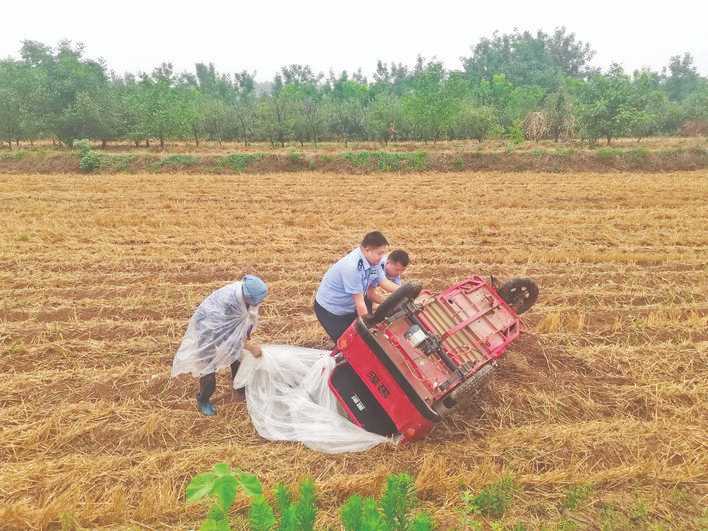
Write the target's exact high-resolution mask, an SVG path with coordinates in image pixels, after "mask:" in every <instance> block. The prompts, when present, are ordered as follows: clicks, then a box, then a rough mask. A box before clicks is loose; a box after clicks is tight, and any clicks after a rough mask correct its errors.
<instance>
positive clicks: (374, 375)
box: [329, 276, 538, 441]
mask: <svg viewBox="0 0 708 531" xmlns="http://www.w3.org/2000/svg"><path fill="white" fill-rule="evenodd" d="M537 297H538V287H537V286H536V284H535V283H534V282H533V281H532V280H531V279H527V278H515V279H512V280H510V281H509V282H506V283H505V284H504V285H502V286H501V287H500V288H499V289H497V287H496V282H495V281H494V279H493V278H492V279H490V281H486V280H485V279H483V278H482V277H479V276H472V277H470V278H468V279H465V280H464V281H462V282H459V283H457V284H455V285H454V286H451V287H449V288H447V289H445V290H444V291H442V292H441V293H439V294H433V293H430V292H428V291H422V289H421V285H420V284H417V283H410V284H405V285H403V286H401V287H400V288H399V289H398V290H397V291H396V292H394V293H393V294H392V295H391V296H389V297H388V298H387V299H386V301H384V303H383V304H381V306H379V307H378V309H377V310H376V312H375V313H374V316H373V319H371V320H370V321H368V322H364V320H362V319H357V320H356V321H354V323H352V325H351V326H350V327H349V328H348V329H347V331H346V332H345V333H344V334H343V335H342V336H341V337H340V338H339V340H338V341H337V344H336V346H335V349H334V350H333V352H332V355H333V356H334V357H335V359H336V361H337V364H336V367H335V369H334V371H333V372H332V374H331V376H330V379H329V387H330V389H331V390H332V392H333V393H334V394H335V396H336V397H337V399H338V400H339V402H340V404H341V405H342V407H343V409H344V410H346V412H347V413H348V415H349V417H350V419H351V420H352V421H353V422H355V423H356V424H358V425H360V426H361V427H363V428H364V429H366V430H368V431H371V432H374V433H379V434H381V435H386V436H388V435H396V434H401V435H402V437H403V439H404V440H409V441H412V440H417V439H421V438H423V437H424V436H425V435H426V434H427V433H428V432H429V431H430V430H431V429H432V427H433V425H434V423H435V422H437V421H439V420H440V419H441V418H442V417H444V416H445V415H446V414H447V413H449V412H450V411H451V410H453V409H454V408H455V406H456V405H457V404H458V403H459V402H460V401H464V397H465V395H469V394H470V393H474V392H475V390H476V389H477V388H478V387H479V385H480V384H481V382H482V381H483V380H484V379H485V378H486V376H488V375H489V373H490V372H491V371H492V369H493V368H494V366H495V365H496V361H497V360H498V359H499V358H500V357H501V356H502V354H503V353H504V352H505V351H506V350H507V348H509V345H510V344H511V343H512V342H513V341H514V340H515V339H516V338H518V337H519V334H520V333H521V330H522V325H521V321H520V319H519V314H521V313H523V312H525V311H526V310H528V309H529V308H530V307H531V306H532V305H533V304H534V303H535V301H536V298H537Z"/></svg>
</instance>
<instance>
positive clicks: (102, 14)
mask: <svg viewBox="0 0 708 531" xmlns="http://www.w3.org/2000/svg"><path fill="white" fill-rule="evenodd" d="M2 3H3V5H2V8H0V57H7V56H14V57H17V56H18V50H19V47H20V43H21V41H22V40H24V39H33V40H39V41H42V42H44V43H47V44H51V45H55V44H56V43H57V42H58V41H59V40H61V39H63V38H69V39H71V40H74V41H80V42H83V43H84V44H85V45H86V52H87V55H88V56H90V57H102V58H103V59H105V61H106V62H107V63H108V65H109V67H110V68H111V69H112V70H115V71H116V72H118V73H122V72H125V71H130V72H138V71H150V70H152V68H153V67H154V66H156V65H158V64H159V63H161V62H163V61H169V62H172V63H173V64H174V65H175V67H176V69H177V70H179V71H181V70H190V71H191V70H193V65H194V63H195V62H199V61H202V62H209V61H211V62H214V63H215V64H216V67H217V69H218V70H220V71H224V72H234V71H240V70H244V69H245V70H249V71H256V72H257V76H256V78H257V79H258V80H259V81H265V80H267V79H270V78H271V77H272V76H273V74H274V73H275V72H276V71H277V70H278V69H279V68H280V67H281V66H283V65H286V64H291V63H300V64H309V65H311V66H312V67H313V68H314V70H315V71H323V72H327V71H329V69H330V68H332V69H334V70H335V71H337V72H338V71H339V70H341V69H348V70H350V71H351V70H356V69H357V68H359V67H361V68H362V70H363V72H364V73H365V74H367V75H368V74H370V73H371V72H372V71H373V70H374V68H375V66H376V60H377V59H383V60H385V61H386V62H390V61H396V62H399V61H401V62H404V63H407V64H411V63H413V61H414V60H415V57H416V55H417V54H419V53H420V54H422V55H424V56H425V57H432V56H436V57H437V58H438V59H440V60H442V61H444V62H445V64H446V65H447V67H448V68H459V67H460V60H459V58H460V57H461V56H463V55H468V54H469V52H470V47H471V46H472V45H473V44H474V43H476V42H477V41H478V40H479V38H480V37H483V36H489V35H491V33H492V32H493V31H494V30H499V31H501V32H511V31H512V30H513V29H514V27H518V28H519V29H522V30H524V29H529V30H534V31H535V30H536V29H539V28H540V29H543V30H545V31H547V32H551V31H552V30H553V28H554V27H556V26H560V25H565V26H566V27H567V28H568V30H569V31H572V32H574V33H575V34H576V36H577V37H578V38H579V39H581V40H583V41H587V42H590V44H591V45H592V47H593V49H594V50H595V51H596V52H597V54H596V56H595V58H594V61H593V62H594V64H595V65H597V66H601V67H603V68H605V67H607V66H608V65H609V64H610V63H612V62H619V63H621V64H622V65H623V66H624V67H625V68H626V69H627V70H628V71H632V70H634V69H635V68H641V67H643V66H648V67H651V68H653V69H655V70H659V69H661V67H663V66H665V65H666V64H667V63H668V61H669V57H671V56H672V55H676V54H682V53H683V52H685V51H689V52H691V54H693V56H694V58H695V63H696V65H697V67H698V70H699V71H700V72H701V73H702V74H703V75H707V74H708V29H707V27H708V24H707V23H706V21H708V7H707V6H708V2H706V1H705V0H704V1H700V0H695V1H687V0H672V1H670V2H666V1H664V2H654V3H653V4H654V5H652V3H649V2H646V1H628V0H613V1H606V0H594V1H592V2H577V1H576V2H574V1H572V0H565V1H542V0H536V1H517V0H496V1H495V0H492V1H489V2H480V1H477V2H474V1H470V0H467V1H464V0H457V1H449V0H437V1H431V0H426V1H425V2H419V1H416V0H408V1H399V0H378V1H374V0H358V1H349V2H337V1H335V0H330V1H320V0H317V1H305V0H301V1H299V2H298V1H271V2H263V1H257V0H256V1H252V2H243V1H241V2H239V1H237V0H232V1H230V2H215V1H208V0H202V1H200V2H197V1H192V2H178V1H170V2H167V1H164V0H141V1H136V0H122V1H120V2H116V1H111V2H102V1H98V0H92V1H85V0H79V1H63V2H60V1H57V0H32V1H24V2H23V1H19V2H18V1H14V0H6V1H3V2H2Z"/></svg>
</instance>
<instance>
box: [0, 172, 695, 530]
mask: <svg viewBox="0 0 708 531" xmlns="http://www.w3.org/2000/svg"><path fill="white" fill-rule="evenodd" d="M0 208H1V210H2V217H1V218H0V387H1V388H2V394H1V395H0V405H1V406H2V407H1V408H0V426H2V428H1V431H0V463H1V464H0V527H2V528H39V527H58V526H60V525H61V523H62V522H63V524H64V525H65V526H67V527H71V526H73V525H75V524H76V525H79V526H85V527H90V528H97V527H106V528H108V527H111V528H126V527H131V526H132V527H135V528H145V529H154V528H165V527H169V528H189V527H190V526H194V525H195V523H196V522H198V520H199V518H200V517H201V515H202V514H203V509H202V508H200V507H186V506H185V502H184V487H185V485H186V483H187V482H188V480H189V478H190V477H191V476H192V475H193V474H194V473H196V472H200V471H203V470H205V469H207V468H209V467H211V465H213V464H214V463H215V462H218V461H228V462H230V463H231V464H232V465H233V466H236V467H241V468H243V469H246V470H249V471H252V472H255V473H257V474H258V475H259V477H260V478H261V479H262V480H263V481H264V483H265V484H266V485H267V486H273V485H274V484H275V483H276V482H277V481H286V482H291V481H294V480H297V479H298V478H300V477H303V476H306V475H309V476H312V477H313V478H314V479H315V480H316V483H317V487H318V491H319V495H320V498H321V501H320V507H321V512H320V517H319V523H320V525H322V526H323V527H326V526H330V525H335V523H336V521H337V515H336V513H335V508H336V507H337V506H338V505H339V504H340V503H341V502H342V501H343V500H344V499H345V498H346V497H347V496H348V495H350V494H352V493H355V492H358V493H362V494H375V493H377V492H378V491H379V490H380V488H381V486H382V484H383V481H384V479H385V477H386V475H387V474H388V473H391V472H400V471H409V472H411V473H413V474H415V475H417V486H418V490H419V494H420V498H421V499H422V504H423V507H424V508H425V509H427V510H429V511H430V512H431V513H432V514H433V516H434V518H435V519H436V521H437V522H438V523H439V525H440V526H441V528H445V529H452V528H456V527H459V526H460V525H461V524H460V510H461V507H462V501H461V493H462V492H463V491H464V490H465V489H467V488H471V489H473V490H477V489H479V488H481V487H483V486H484V485H486V484H488V483H491V482H494V481H496V480H498V478H499V477H500V475H501V474H503V473H508V474H511V475H513V476H514V478H515V479H516V481H517V482H518V484H519V490H518V491H517V492H516V493H515V495H514V499H513V503H512V506H511V509H510V510H509V512H508V513H507V514H506V515H505V517H504V523H505V524H507V525H512V524H514V523H515V522H524V523H525V524H526V526H527V527H528V528H529V529H537V528H540V527H542V526H547V527H548V528H549V529H554V528H558V527H559V526H562V525H566V524H567V522H570V521H572V522H575V523H576V524H577V525H578V526H579V527H580V528H584V527H588V528H599V527H600V526H601V525H603V522H605V523H607V522H610V523H612V522H614V525H615V526H621V525H625V526H629V527H639V528H641V527H645V528H649V527H650V526H651V525H654V524H658V525H662V526H664V527H665V528H676V529H692V528H698V527H699V526H700V525H701V523H700V522H701V518H702V517H703V518H705V515H702V511H703V507H705V501H706V498H705V495H706V480H707V479H708V474H707V470H708V458H707V456H708V453H707V452H706V448H705V443H706V434H707V433H708V418H707V416H706V399H707V393H708V384H707V383H706V382H707V381H708V378H707V377H708V348H707V345H708V318H707V315H708V304H707V303H706V301H707V300H708V274H707V273H708V271H707V269H706V263H708V250H707V248H708V231H706V227H708V173H706V172H705V171H703V172H695V173H675V174H603V175H599V174H591V173H583V174H579V175H549V174H530V173H528V174H503V173H488V174H445V175H438V174H433V173H426V174H408V175H396V174H386V175H376V176H368V177H362V176H358V177H351V178H349V177H347V176H344V175H336V176H335V175H326V174H312V173H300V174H271V175H261V176H248V175H242V176H199V175H169V176H164V175H163V176H161V175H135V176H125V175H116V176H110V177H107V176H97V177H95V176H61V177H56V176H55V177H53V176H36V175H34V176H33V175H13V176H0ZM373 228H378V229H381V230H383V231H384V232H385V233H386V234H387V235H388V236H389V237H390V239H391V240H392V243H393V245H394V246H396V247H398V246H401V247H404V248H406V249H408V250H409V251H411V253H412V255H413V257H414V264H413V266H412V267H411V268H410V273H409V276H410V277H413V278H417V279H421V280H423V281H424V282H425V284H426V285H427V286H428V287H430V288H432V289H437V288H442V287H444V286H445V285H447V284H448V283H449V282H451V281H453V280H456V279H461V278H463V277H464V276H465V275H468V274H470V273H483V274H488V273H494V274H495V275H497V276H499V277H505V276H512V275H513V276H516V275H528V276H532V277H534V278H535V279H536V280H537V281H538V282H539V283H540V286H541V299H540V303H539V304H538V305H537V306H536V307H535V308H534V310H533V311H532V312H530V313H529V314H528V318H527V321H528V325H529V329H530V330H529V334H528V335H527V336H526V337H525V338H524V339H523V340H521V341H519V342H518V343H517V344H515V345H514V348H513V349H512V350H511V351H510V352H509V353H508V355H507V356H506V358H505V359H504V361H503V362H502V363H501V367H500V370H499V371H498V373H497V375H496V376H495V378H494V380H493V381H492V384H491V386H490V388H489V389H488V390H487V391H485V392H483V393H482V394H481V395H480V396H479V399H478V401H477V403H476V404H474V405H472V406H470V407H468V408H467V409H466V410H464V411H461V412H460V413H458V414H456V415H454V416H453V417H452V418H450V419H449V420H447V421H445V422H443V423H441V424H440V425H438V426H437V427H436V429H435V431H434V432H433V433H432V435H431V437H430V438H429V439H427V440H426V441H424V442H421V443H417V444H414V445H409V446H401V447H398V448H390V447H388V448H386V447H380V448H376V449H374V450H372V451H370V452H368V453H365V454H355V455H339V456H328V455H321V454H317V453H314V452H312V451H309V450H307V449H305V448H303V447H302V446H300V445H297V444H283V443H278V444H275V443H268V442H265V441H263V440H261V439H260V438H259V437H258V435H257V434H256V433H255V432H254V430H253V428H252V426H251V424H250V422H249V420H248V416H247V414H246V412H245V409H244V405H243V404H242V403H234V402H231V401H230V397H229V394H228V392H227V391H226V377H225V376H224V375H221V376H220V378H219V390H218V394H217V397H216V404H217V407H218V408H219V415H218V416H217V417H216V418H214V419H207V418H204V417H201V416H199V415H198V414H197V412H196V409H195V406H194V399H193V397H194V392H195V388H194V383H193V382H192V381H191V380H190V379H188V378H180V379H178V380H176V381H172V380H170V379H169V368H170V363H171V361H172V355H173V353H174V351H175V349H176V347H177V345H178V344H179V341H180V339H181V336H182V334H183V332H184V330H185V326H186V322H187V319H188V318H189V316H190V315H191V312H192V311H193V309H194V308H195V306H196V304H197V303H198V302H199V301H200V300H201V299H202V298H203V297H204V296H205V295H207V294H208V293H209V292H210V291H211V290H213V289H215V288H217V287H219V286H221V285H223V284H225V283H227V282H229V281H231V280H233V279H236V278H238V277H239V276H240V275H241V274H243V273H245V272H258V273H260V274H262V275H263V276H264V277H265V278H266V279H267V280H268V281H269V283H270V285H271V295H270V298H269V300H268V303H267V304H266V305H265V307H264V309H263V310H264V311H263V314H264V315H263V317H264V318H263V325H262V328H261V330H260V332H259V336H260V339H261V340H264V341H269V342H278V343H291V344H297V345H305V346H317V347H324V346H326V345H327V342H326V341H325V340H324V335H323V333H322V331H321V330H320V328H319V326H318V325H317V323H316V321H315V319H314V316H313V315H312V311H311V303H312V297H313V292H314V290H315V288H316V285H317V282H318V280H319V278H320V276H321V275H322V273H323V272H324V271H325V270H326V268H327V266H328V265H329V263H331V262H332V261H334V260H335V259H336V258H337V257H339V256H341V255H342V254H343V253H345V252H346V251H348V250H349V248H350V247H351V246H352V245H353V244H354V243H355V242H356V241H357V239H358V238H360V237H361V235H362V234H363V233H364V232H366V231H367V230H370V229H373ZM581 484H592V485H593V491H592V494H591V495H590V497H589V499H588V500H587V501H586V502H585V503H584V504H583V505H582V506H579V507H577V508H576V509H574V510H572V511H570V510H568V509H564V508H563V499H564V497H565V496H566V495H567V492H568V491H569V489H572V488H573V487H574V486H576V485H581ZM240 507H243V503H241V505H240ZM633 508H635V509H633ZM637 508H643V509H642V510H640V509H637ZM564 522H565V524H564ZM703 522H705V519H704V520H703Z"/></svg>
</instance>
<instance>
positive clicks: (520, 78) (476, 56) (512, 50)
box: [462, 27, 594, 90]
mask: <svg viewBox="0 0 708 531" xmlns="http://www.w3.org/2000/svg"><path fill="white" fill-rule="evenodd" d="M593 55H594V52H593V51H592V49H591V48H590V45H589V44H587V43H585V42H582V41H580V40H578V39H577V38H576V37H575V34H574V33H568V32H567V30H566V28H565V27H559V28H556V30H555V31H554V32H553V34H552V35H549V34H547V33H544V32H543V31H537V32H536V33H535V34H533V33H531V32H528V31H524V32H520V31H518V30H516V31H514V32H513V33H510V34H500V33H496V32H495V33H494V34H493V35H492V37H491V38H483V39H481V40H480V41H479V42H478V43H477V44H476V45H475V47H474V48H473V50H472V55H471V56H470V57H466V58H463V61H462V62H463V67H464V70H465V73H466V75H467V77H468V78H469V79H470V80H471V81H472V82H473V83H475V84H477V83H479V82H480V81H483V80H486V81H492V80H493V78H494V76H496V75H499V74H503V75H504V76H505V78H506V79H507V80H508V81H509V82H510V83H512V84H513V85H515V86H531V85H535V86H540V87H542V88H544V89H545V90H553V89H555V88H557V87H558V85H559V83H560V82H561V80H562V78H563V77H565V76H570V77H578V78H579V77H583V76H584V75H585V74H586V73H587V72H588V70H589V64H590V60H591V59H592V57H593Z"/></svg>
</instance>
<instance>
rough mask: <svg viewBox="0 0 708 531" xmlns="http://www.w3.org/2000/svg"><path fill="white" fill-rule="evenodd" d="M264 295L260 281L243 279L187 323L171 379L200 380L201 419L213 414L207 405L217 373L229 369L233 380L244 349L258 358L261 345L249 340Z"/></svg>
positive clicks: (218, 292) (204, 304)
mask: <svg viewBox="0 0 708 531" xmlns="http://www.w3.org/2000/svg"><path fill="white" fill-rule="evenodd" d="M267 294H268V286H267V285H266V283H265V282H263V280H261V279H260V278H259V277H257V276H254V275H246V276H244V277H243V279H241V280H240V281H238V282H234V283H232V284H228V285H226V286H224V287H223V288H219V289H217V290H216V291H214V292H213V293H212V294H211V295H209V296H208V297H207V298H206V299H204V301H203V302H202V303H201V304H200V305H199V307H198V308H197V310H196V311H195V312H194V315H193V316H192V318H191V319H190V321H189V325H188V327H187V332H186V333H185V335H184V338H183V339H182V344H181V345H180V347H179V349H178V350H177V353H176V354H175V359H174V362H173V363H172V377H175V376H177V375H179V374H186V373H189V374H191V375H192V376H194V377H195V378H199V393H198V394H197V407H198V408H199V411H201V412H202V413H203V414H204V415H207V416H212V415H215V414H216V408H215V407H214V405H213V404H212V403H211V402H210V401H209V400H210V398H211V396H212V394H214V390H215V389H216V371H218V370H219V369H224V368H226V367H230V368H231V378H232V380H233V379H234V378H235V377H236V373H237V371H238V368H239V365H240V360H241V351H242V350H243V349H246V350H248V352H250V353H251V354H252V355H253V356H254V357H260V355H261V347H260V345H258V344H256V343H252V342H251V341H250V339H251V334H252V333H253V330H254V328H255V327H256V324H257V323H258V308H259V305H260V304H261V303H262V302H263V301H264V300H265V298H266V296H267Z"/></svg>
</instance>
